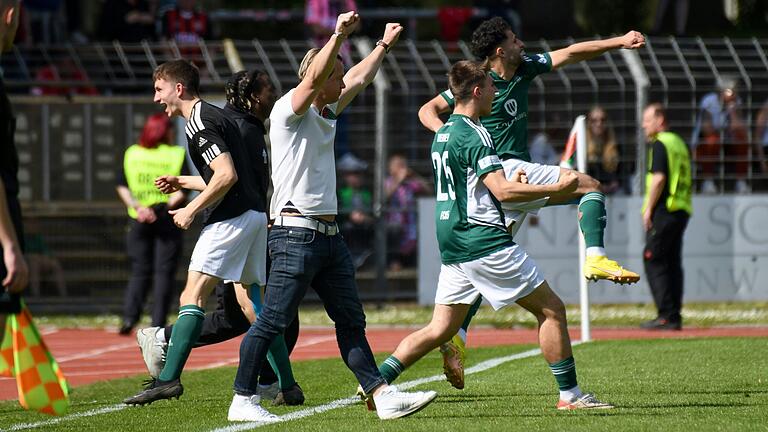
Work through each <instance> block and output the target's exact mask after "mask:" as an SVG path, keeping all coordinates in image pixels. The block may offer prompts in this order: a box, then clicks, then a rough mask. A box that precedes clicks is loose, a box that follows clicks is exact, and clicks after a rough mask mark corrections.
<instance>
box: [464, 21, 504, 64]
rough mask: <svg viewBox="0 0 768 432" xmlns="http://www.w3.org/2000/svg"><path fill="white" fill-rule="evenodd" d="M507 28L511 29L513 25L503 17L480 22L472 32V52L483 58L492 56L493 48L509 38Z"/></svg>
mask: <svg viewBox="0 0 768 432" xmlns="http://www.w3.org/2000/svg"><path fill="white" fill-rule="evenodd" d="M507 30H510V31H511V30H512V26H510V25H509V23H508V22H506V21H504V18H501V17H493V18H491V19H488V20H485V21H483V22H482V23H480V25H479V26H478V27H477V28H476V29H475V31H474V32H472V40H471V42H470V46H471V49H472V54H474V55H475V56H477V58H479V59H481V60H485V59H486V58H488V57H490V56H491V55H492V54H493V50H495V49H496V47H498V46H499V45H501V43H502V42H504V39H506V38H507Z"/></svg>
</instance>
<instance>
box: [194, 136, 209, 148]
mask: <svg viewBox="0 0 768 432" xmlns="http://www.w3.org/2000/svg"><path fill="white" fill-rule="evenodd" d="M207 142H208V140H207V139H205V138H203V137H200V140H199V141H198V142H197V145H198V147H202V146H204V145H205V143H207Z"/></svg>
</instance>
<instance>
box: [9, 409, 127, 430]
mask: <svg viewBox="0 0 768 432" xmlns="http://www.w3.org/2000/svg"><path fill="white" fill-rule="evenodd" d="M127 406H128V405H125V404H118V405H112V406H108V407H104V408H98V409H93V410H90V411H84V412H80V413H76V414H70V415H67V416H64V417H56V418H52V419H50V420H44V421H40V422H35V423H19V424H15V425H13V426H11V428H10V429H8V430H9V431H17V430H24V429H36V428H39V427H41V426H50V425H54V424H57V423H61V422H63V421H68V420H74V419H77V418H82V417H91V416H95V415H100V414H106V413H110V412H113V411H120V410H122V409H125V408H126V407H127Z"/></svg>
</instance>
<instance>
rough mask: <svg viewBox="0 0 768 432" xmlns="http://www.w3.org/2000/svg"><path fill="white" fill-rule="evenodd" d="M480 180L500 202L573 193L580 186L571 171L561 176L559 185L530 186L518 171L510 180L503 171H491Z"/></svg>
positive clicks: (520, 171) (521, 172)
mask: <svg viewBox="0 0 768 432" xmlns="http://www.w3.org/2000/svg"><path fill="white" fill-rule="evenodd" d="M480 179H481V180H482V181H483V184H485V186H486V187H487V188H488V190H490V191H491V193H492V194H493V196H495V197H496V199H498V200H499V201H531V200H535V199H539V198H544V197H548V196H550V195H552V194H555V193H564V192H565V193H567V192H569V191H573V190H575V189H576V186H577V185H578V182H577V178H576V174H574V173H573V172H570V171H568V172H565V173H564V174H561V175H560V179H559V180H558V181H557V183H554V184H546V185H534V184H528V181H527V179H525V173H524V172H523V171H522V170H517V171H516V172H515V174H514V176H513V178H512V179H510V180H507V178H506V177H505V176H504V170H502V169H499V170H496V171H491V172H489V173H488V174H485V175H484V176H482V177H481V178H480Z"/></svg>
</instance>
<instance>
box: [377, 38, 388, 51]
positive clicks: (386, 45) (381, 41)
mask: <svg viewBox="0 0 768 432" xmlns="http://www.w3.org/2000/svg"><path fill="white" fill-rule="evenodd" d="M376 46H380V47H382V48H384V52H385V53H387V54H389V50H390V49H392V47H391V46H390V45H389V44H388V43H386V42H384V39H379V40H377V41H376Z"/></svg>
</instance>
